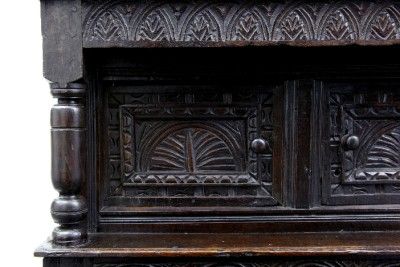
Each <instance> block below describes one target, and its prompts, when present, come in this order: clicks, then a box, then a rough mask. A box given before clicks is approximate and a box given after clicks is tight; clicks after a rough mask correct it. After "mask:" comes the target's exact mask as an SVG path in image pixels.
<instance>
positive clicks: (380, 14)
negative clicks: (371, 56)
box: [364, 6, 400, 40]
mask: <svg viewBox="0 0 400 267" xmlns="http://www.w3.org/2000/svg"><path fill="white" fill-rule="evenodd" d="M399 19H400V12H399V11H398V10H397V9H396V8H395V7H393V6H389V7H385V8H382V9H377V10H374V11H373V12H371V14H370V16H369V17H368V19H367V23H366V24H365V26H366V27H365V29H364V30H365V38H366V39H367V40H392V39H399V38H400V21H399Z"/></svg>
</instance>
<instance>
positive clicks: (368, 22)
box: [83, 0, 400, 46]
mask: <svg viewBox="0 0 400 267" xmlns="http://www.w3.org/2000/svg"><path fill="white" fill-rule="evenodd" d="M84 6H85V9H84V17H85V22H84V27H83V32H84V45H85V46H91V45H93V46H96V42H97V43H102V42H103V45H106V43H107V42H113V43H115V42H122V43H123V42H124V41H136V42H138V41H148V42H155V43H158V44H160V45H168V43H174V42H176V43H187V44H188V45H191V44H195V43H198V44H204V45H207V44H210V45H212V43H215V42H254V41H258V42H262V41H272V42H280V41H285V42H294V41H299V40H301V41H324V40H330V41H343V42H346V43H348V42H352V41H368V40H381V41H386V40H400V11H399V10H400V7H399V5H398V4H397V3H390V4H388V3H386V2H377V1H361V2H357V3H347V2H340V1H337V2H331V1H330V2H327V1H322V2H315V1H313V2H307V1H295V0H292V1H286V2H282V3H275V2H263V1H261V2H254V3H237V2H229V1H228V2H215V1H209V2H204V1H194V2H190V3H181V2H156V1H135V2H131V1H121V0H120V1H107V2H105V3H100V2H95V1H86V2H84ZM99 25H103V26H102V27H99ZM127 29H129V32H128V33H125V31H126V30H127ZM111 33H115V34H111ZM126 38H127V39H126ZM92 41H95V42H94V43H92V44H91V42H92ZM130 44H133V43H130ZM137 45H138V46H140V44H137Z"/></svg>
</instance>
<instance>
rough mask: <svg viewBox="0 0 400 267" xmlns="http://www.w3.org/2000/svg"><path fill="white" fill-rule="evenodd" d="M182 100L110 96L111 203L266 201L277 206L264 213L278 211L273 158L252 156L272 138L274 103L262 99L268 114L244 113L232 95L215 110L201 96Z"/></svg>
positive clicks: (222, 96) (245, 108) (250, 110)
mask: <svg viewBox="0 0 400 267" xmlns="http://www.w3.org/2000/svg"><path fill="white" fill-rule="evenodd" d="M189 95H190V97H189ZM180 97H181V95H180V94H176V95H174V94H169V95H163V94H135V95H134V96H133V94H128V93H124V94H118V93H112V94H110V95H109V105H110V106H109V112H110V115H109V123H110V126H109V127H110V128H109V129H110V130H109V137H110V142H109V144H110V152H111V153H112V155H110V158H109V173H110V186H111V196H112V197H125V198H126V197H129V198H131V199H133V197H139V198H143V199H146V198H154V197H155V196H157V197H158V198H164V199H166V200H167V199H168V198H170V197H175V198H176V197H179V198H188V199H193V197H195V198H197V197H199V199H200V198H202V197H204V196H208V199H209V200H212V198H216V199H218V198H221V199H222V198H230V199H238V201H239V199H241V198H265V199H266V200H268V199H270V200H268V201H267V202H265V201H262V203H265V204H263V205H267V204H266V203H269V204H268V205H275V204H276V202H275V201H274V200H273V198H272V196H271V191H270V190H271V182H272V181H271V177H272V174H271V164H272V162H271V157H272V151H270V150H269V151H266V153H265V154H262V155H257V154H256V153H254V152H253V151H252V150H251V149H249V148H250V146H251V141H252V140H254V139H256V138H257V137H258V136H259V135H260V134H261V135H263V136H264V137H265V138H267V139H269V138H270V136H271V134H272V118H270V117H269V116H271V102H270V101H271V99H270V97H269V96H267V95H265V96H264V95H263V94H261V95H260V99H261V100H263V102H262V103H263V112H260V111H261V110H258V109H257V108H255V107H251V106H249V105H246V106H244V105H243V104H242V105H237V106H236V104H235V103H232V96H229V97H228V96H227V94H219V95H217V96H216V97H217V98H218V99H220V100H219V101H221V102H218V103H217V102H216V103H210V102H208V103H207V105H202V104H201V103H204V102H202V101H203V100H201V99H202V97H203V96H202V95H201V94H193V95H191V94H187V95H185V96H184V97H182V98H180ZM214 98H215V97H211V96H210V97H205V98H204V101H208V99H214ZM167 99H168V100H167ZM235 99H238V100H239V99H242V101H244V102H246V101H254V100H256V99H257V98H255V97H252V96H243V98H241V97H237V98H236V96H235ZM247 99H248V100H247ZM261 100H259V101H261ZM169 101H171V102H169ZM187 101H189V102H187ZM226 101H227V102H226ZM235 101H237V100H235ZM130 103H134V104H130ZM168 103H174V104H168ZM224 103H229V104H224ZM250 103H251V102H250ZM118 113H119V114H120V115H119V116H118V115H117V114H118ZM118 117H120V119H119V120H118ZM259 121H261V124H260V123H259ZM118 132H120V134H119V135H118ZM119 145H120V149H121V150H120V151H118V146H119ZM244 148H246V149H244ZM119 171H120V173H121V174H118V172H119ZM239 185H240V186H239ZM196 202H198V203H201V202H200V200H199V201H196ZM214 202H215V205H218V203H219V201H218V200H216V201H214ZM210 203H213V201H211V202H210ZM225 203H226V202H225ZM274 203H275V204H274ZM185 205H186V204H185ZM198 205H202V204H198ZM207 205H210V204H207ZM257 205H258V204H257Z"/></svg>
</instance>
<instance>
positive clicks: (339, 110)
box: [329, 91, 400, 198]
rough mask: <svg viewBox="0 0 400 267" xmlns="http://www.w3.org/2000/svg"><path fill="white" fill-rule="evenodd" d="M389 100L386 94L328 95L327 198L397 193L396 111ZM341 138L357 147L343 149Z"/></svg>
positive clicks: (399, 130)
mask: <svg viewBox="0 0 400 267" xmlns="http://www.w3.org/2000/svg"><path fill="white" fill-rule="evenodd" d="M382 95H384V96H383V97H382ZM351 99H352V101H350V100H351ZM372 99H373V100H372ZM382 99H384V101H382ZM391 99H394V98H393V95H390V94H388V93H386V92H380V93H378V94H376V95H375V98H373V97H371V95H369V96H368V97H367V96H366V95H365V94H364V93H362V92H359V93H357V92H356V91H354V92H352V93H340V92H331V93H330V95H329V104H330V151H331V152H330V159H331V171H330V174H331V185H330V195H331V196H335V197H339V198H340V197H341V196H351V195H354V196H360V197H361V196H363V195H368V196H369V197H373V196H375V197H376V198H378V196H379V195H381V194H399V193H400V157H399V154H400V153H399V151H400V150H399V143H400V123H399V118H400V108H399V103H398V102H396V101H395V100H391ZM345 136H354V137H355V138H356V139H357V141H358V140H359V144H358V145H357V146H354V147H353V148H352V149H348V148H346V147H344V145H343V142H342V141H343V137H345Z"/></svg>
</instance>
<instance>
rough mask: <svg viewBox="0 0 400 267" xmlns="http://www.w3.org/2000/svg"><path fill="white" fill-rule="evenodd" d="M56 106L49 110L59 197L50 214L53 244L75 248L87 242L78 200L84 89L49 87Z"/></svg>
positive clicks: (77, 85) (82, 204)
mask: <svg viewBox="0 0 400 267" xmlns="http://www.w3.org/2000/svg"><path fill="white" fill-rule="evenodd" d="M51 93H52V95H53V96H54V97H55V98H58V103H57V104H56V105H54V107H53V108H52V110H51V127H52V129H51V150H52V165H51V168H52V171H51V175H52V182H53V185H54V188H55V189H56V190H57V191H58V192H59V193H60V195H59V197H58V198H56V199H55V200H54V201H53V203H52V205H51V214H52V216H53V219H54V221H55V222H56V223H59V224H60V226H59V227H57V228H55V229H54V231H53V242H54V243H56V244H59V245H75V244H79V243H83V242H85V240H86V235H87V234H86V226H85V225H84V224H85V219H86V214H87V206H86V200H85V199H84V197H83V196H81V188H82V183H83V181H84V179H85V174H86V171H85V158H86V157H85V153H86V149H85V131H86V130H85V127H86V126H85V109H84V97H85V93H86V89H85V85H84V84H80V83H71V84H69V85H68V86H67V87H65V88H60V86H58V84H52V85H51Z"/></svg>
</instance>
